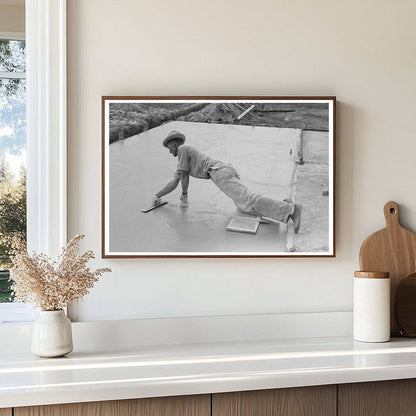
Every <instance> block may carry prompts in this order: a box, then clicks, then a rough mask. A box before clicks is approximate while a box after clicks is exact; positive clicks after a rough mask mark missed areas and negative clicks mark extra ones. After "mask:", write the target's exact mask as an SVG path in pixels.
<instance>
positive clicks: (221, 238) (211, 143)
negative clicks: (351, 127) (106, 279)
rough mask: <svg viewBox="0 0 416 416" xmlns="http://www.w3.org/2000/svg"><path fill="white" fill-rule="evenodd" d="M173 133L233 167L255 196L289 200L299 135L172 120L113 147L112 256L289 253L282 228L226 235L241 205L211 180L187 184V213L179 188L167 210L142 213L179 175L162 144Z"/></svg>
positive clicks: (265, 227) (293, 131)
mask: <svg viewBox="0 0 416 416" xmlns="http://www.w3.org/2000/svg"><path fill="white" fill-rule="evenodd" d="M171 130H178V131H180V132H182V133H184V134H185V135H186V137H187V144H190V145H192V146H195V147H196V148H198V149H199V150H201V151H202V152H204V153H206V154H208V155H210V156H211V157H213V158H215V159H219V160H221V161H223V162H226V163H230V164H232V165H233V166H234V167H235V168H236V169H237V171H238V172H239V174H240V176H241V179H242V180H243V182H245V183H246V185H247V186H248V187H249V188H250V189H252V190H253V191H256V192H260V193H263V194H265V195H268V196H270V197H272V198H276V199H284V198H288V197H290V196H291V185H292V179H293V172H294V168H295V163H294V161H293V157H292V156H291V155H290V150H291V149H294V148H295V146H296V141H297V140H298V137H299V131H298V130H297V129H285V128H271V127H257V126H256V127H251V126H236V125H224V124H208V123H193V122H179V121H175V122H170V123H167V124H164V125H162V126H159V127H157V128H154V129H152V130H148V131H146V132H144V133H141V134H140V135H137V136H133V137H130V138H128V139H125V140H122V141H118V142H115V143H112V144H111V145H110V152H109V158H110V164H109V166H110V181H109V187H110V201H109V202H110V209H109V211H110V212H109V228H110V235H109V236H110V251H111V253H112V254H113V253H114V254H115V253H124V254H150V253H160V254H171V253H178V254H183V253H185V252H186V253H193V254H196V253H207V254H210V253H213V252H220V253H229V254H233V253H234V254H236V253H240V252H245V253H255V252H267V253H284V252H286V225H285V224H280V225H279V224H273V223H270V224H260V227H259V230H258V232H257V234H256V235H250V234H240V233H233V232H229V231H226V226H227V224H228V223H229V221H230V218H231V217H232V216H233V215H234V214H235V213H236V207H235V205H234V203H233V202H232V201H231V200H230V199H229V198H228V197H227V196H225V195H224V194H223V193H222V192H221V191H220V190H219V189H218V188H217V187H216V186H215V185H214V183H213V182H212V181H211V180H204V179H195V178H192V177H191V178H190V185H189V191H188V192H189V202H190V206H189V207H188V208H180V206H179V196H180V194H181V188H180V185H179V186H178V188H177V189H176V190H175V191H174V192H172V193H171V194H169V195H166V196H165V197H164V198H163V199H164V200H166V201H168V204H167V205H164V206H163V207H160V208H158V209H155V210H153V211H151V212H149V213H147V214H144V213H142V212H141V210H142V209H144V208H146V207H148V206H149V205H150V203H151V200H152V197H153V195H154V194H155V193H156V192H158V191H159V190H160V189H161V188H163V187H164V186H165V185H166V184H167V183H168V182H169V180H170V179H171V178H172V177H173V175H174V173H175V171H176V165H177V158H174V157H173V156H172V155H171V154H169V152H168V150H167V149H166V148H164V147H163V146H162V141H163V139H164V137H166V135H167V134H168V133H169V132H170V131H171Z"/></svg>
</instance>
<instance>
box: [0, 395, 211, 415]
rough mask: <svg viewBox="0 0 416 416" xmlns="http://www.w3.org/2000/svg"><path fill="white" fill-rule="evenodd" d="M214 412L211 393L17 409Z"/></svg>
mask: <svg viewBox="0 0 416 416" xmlns="http://www.w3.org/2000/svg"><path fill="white" fill-rule="evenodd" d="M210 414H211V404H210V395H199V396H176V397H156V398H151V399H137V400H111V401H105V402H89V403H69V404H60V405H49V406H33V407H18V408H15V411H14V415H15V416H79V415H88V416H132V415H134V416H210ZM2 416H3V415H2Z"/></svg>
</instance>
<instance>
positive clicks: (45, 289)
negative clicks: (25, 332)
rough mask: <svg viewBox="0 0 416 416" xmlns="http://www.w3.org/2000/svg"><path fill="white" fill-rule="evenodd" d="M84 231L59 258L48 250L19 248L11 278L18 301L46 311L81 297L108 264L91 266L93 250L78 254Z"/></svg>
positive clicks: (58, 307) (107, 269) (67, 246)
mask: <svg viewBox="0 0 416 416" xmlns="http://www.w3.org/2000/svg"><path fill="white" fill-rule="evenodd" d="M83 238H84V235H76V236H75V237H74V238H73V239H72V240H71V241H70V242H69V243H68V244H67V245H66V246H65V247H64V248H63V249H62V253H61V255H60V256H59V257H58V261H53V260H52V259H50V258H49V257H48V256H46V255H45V254H36V253H33V254H32V255H29V254H28V252H27V250H26V248H24V247H20V248H17V249H16V251H15V253H14V257H13V259H12V262H13V267H12V268H11V269H10V279H11V280H12V281H13V285H12V290H13V291H14V293H15V298H14V300H15V302H25V303H33V304H35V305H36V306H38V307H39V308H40V309H42V310H44V311H56V310H59V309H62V308H64V307H66V306H68V305H69V303H70V302H72V301H73V300H77V299H81V298H82V297H84V296H85V295H86V294H87V293H88V292H89V290H90V289H91V288H92V287H93V286H94V283H95V282H96V281H97V280H98V279H99V278H100V276H101V275H102V274H103V273H105V272H111V269H109V268H103V269H97V270H95V271H92V270H90V269H89V268H88V267H87V263H88V261H89V260H91V259H93V258H94V253H93V252H92V251H87V252H85V253H84V254H79V245H80V242H81V240H82V239H83Z"/></svg>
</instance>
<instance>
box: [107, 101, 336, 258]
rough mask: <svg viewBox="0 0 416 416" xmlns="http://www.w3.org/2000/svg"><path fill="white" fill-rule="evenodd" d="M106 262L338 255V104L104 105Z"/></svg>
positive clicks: (266, 102) (218, 102)
mask: <svg viewBox="0 0 416 416" xmlns="http://www.w3.org/2000/svg"><path fill="white" fill-rule="evenodd" d="M102 106H103V143H102V144H103V147H102V150H103V189H102V191H103V212H102V219H103V256H104V257H170V256H172V257H173V256H178V257H179V256H182V257H219V256H224V257H234V256H243V257H254V256H288V257H289V256H291V257H292V256H328V257H332V256H334V255H335V246H334V245H335V242H334V236H335V230H334V190H335V184H334V167H335V160H334V159H335V158H334V155H335V149H334V146H335V120H334V114H335V98H334V97H255V98H254V97H253V98H251V97H229V98H228V97H227V98H224V97H218V98H217V97H215V98H214V97H103V99H102Z"/></svg>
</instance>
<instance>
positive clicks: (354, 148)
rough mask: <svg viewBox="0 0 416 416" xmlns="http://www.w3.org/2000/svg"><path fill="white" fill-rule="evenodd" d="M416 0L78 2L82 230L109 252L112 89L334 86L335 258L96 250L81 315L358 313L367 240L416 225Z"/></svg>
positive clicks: (75, 97) (73, 75)
mask: <svg viewBox="0 0 416 416" xmlns="http://www.w3.org/2000/svg"><path fill="white" fill-rule="evenodd" d="M415 15H416V3H415V2H414V1H413V0H407V1H402V2H399V3H397V2H396V3H395V2H391V1H385V0H366V1H361V0H351V1H349V2H340V1H329V0H313V1H310V0H304V1H300V0H294V1H287V0H286V1H283V0H259V1H252V0H228V1H222V0H221V1H220V0H211V1H209V2H208V1H205V0H204V1H203V0H176V1H173V2H168V1H164V0H152V1H150V0H147V1H145V0H119V1H117V2H115V1H112V0H88V1H84V0H68V36H69V39H68V53H69V56H68V72H69V73H68V77H69V79H68V87H69V107H68V111H69V114H68V115H69V120H68V125H69V139H68V140H69V220H68V226H69V230H68V231H69V236H72V235H73V234H75V233H78V232H82V233H85V234H86V235H87V238H86V241H85V247H88V248H91V249H93V250H94V251H95V252H96V253H97V257H99V253H100V239H101V235H100V224H101V223H100V189H101V177H100V162H101V154H100V143H101V130H100V126H101V115H100V96H101V95H243V94H244V95H250V94H252V95H255V94H257V95H336V96H337V97H338V118H337V122H338V138H337V179H338V180H337V257H336V259H134V260H126V259H125V260H123V259H117V260H111V261H110V260H106V261H104V260H97V261H96V262H95V263H94V265H100V266H104V265H105V266H110V267H112V268H113V273H112V274H111V275H107V276H105V277H103V278H102V280H101V282H99V284H97V286H96V287H95V288H94V289H93V291H92V292H91V294H90V295H89V296H88V297H86V298H85V300H84V301H83V302H81V303H80V304H79V305H78V307H77V308H74V309H73V311H72V314H73V317H74V318H76V319H77V318H78V319H79V320H82V321H85V320H100V319H126V318H145V317H166V316H195V315H220V314H251V313H279V312H282V313H287V312H302V311H304V312H308V311H344V310H350V309H351V303H352V296H351V290H352V285H351V283H352V282H351V278H352V275H353V271H354V270H355V269H357V268H358V250H359V247H360V244H361V242H362V240H363V239H364V238H365V237H366V236H367V235H368V234H369V233H371V232H373V231H375V230H377V229H379V228H381V227H383V226H384V218H383V205H384V203H385V202H386V201H388V200H390V199H393V200H396V201H397V202H399V203H400V205H401V207H402V215H401V219H402V223H403V224H404V225H406V226H407V227H409V228H411V229H413V230H416V196H415V183H416V168H415V163H414V157H415V151H416V140H415V139H416V137H415V136H416V130H415V115H416V98H415V97H416V77H415V74H416V49H415V42H414V40H415V39H416V25H415V24H414V16H415Z"/></svg>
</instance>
